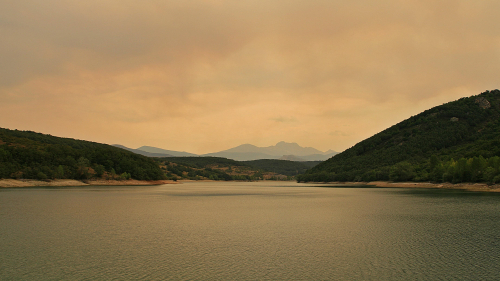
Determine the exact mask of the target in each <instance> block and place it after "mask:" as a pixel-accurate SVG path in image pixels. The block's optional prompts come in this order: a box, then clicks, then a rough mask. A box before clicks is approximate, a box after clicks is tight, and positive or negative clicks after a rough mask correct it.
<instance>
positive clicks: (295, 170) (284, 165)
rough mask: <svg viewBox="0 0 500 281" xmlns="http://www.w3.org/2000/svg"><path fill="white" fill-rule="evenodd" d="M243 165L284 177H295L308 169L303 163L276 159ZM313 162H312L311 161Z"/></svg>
mask: <svg viewBox="0 0 500 281" xmlns="http://www.w3.org/2000/svg"><path fill="white" fill-rule="evenodd" d="M242 162H243V163H245V164H247V165H249V166H251V167H254V168H257V169H262V170H264V171H269V172H275V173H277V174H281V175H286V176H290V177H292V176H296V175H298V174H302V173H304V172H305V171H306V170H307V169H309V168H310V167H309V166H307V165H306V164H304V163H303V162H295V161H289V160H277V159H260V160H251V161H242ZM311 162H314V161H311Z"/></svg>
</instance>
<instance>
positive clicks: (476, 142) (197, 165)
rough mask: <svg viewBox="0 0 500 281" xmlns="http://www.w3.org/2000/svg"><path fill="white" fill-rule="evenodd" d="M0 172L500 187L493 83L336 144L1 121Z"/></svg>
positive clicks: (140, 180) (91, 180) (148, 180)
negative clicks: (50, 130) (117, 134)
mask: <svg viewBox="0 0 500 281" xmlns="http://www.w3.org/2000/svg"><path fill="white" fill-rule="evenodd" d="M325 160H326V161H325ZM0 178H1V180H0V186H4V187H15V186H51V185H52V186H58V185H59V186H60V185H61V184H63V183H64V182H65V181H75V182H71V183H72V184H71V185H119V184H128V185H141V184H164V183H175V182H181V181H183V180H211V181H233V180H236V181H256V180H297V181H298V182H316V183H317V182H324V183H342V185H356V186H359V185H363V186H376V187H422V188H458V189H468V190H477V191H498V190H500V189H499V186H498V184H499V183H500V91H498V90H493V91H486V92H484V93H481V94H480V95H476V96H471V97H467V98H461V99H459V100H457V101H452V102H449V103H446V104H443V105H440V106H436V107H434V108H431V109H429V110H426V111H424V112H422V113H420V114H418V115H416V116H412V117H410V118H409V119H407V120H404V121H402V122H400V123H398V124H396V125H394V126H392V127H390V128H388V129H386V130H384V131H382V132H380V133H378V134H376V135H374V136H372V137H370V138H368V139H366V140H364V141H361V142H360V143H358V144H356V145H354V146H353V147H351V148H349V149H347V150H345V151H344V152H342V153H337V152H334V151H331V150H330V151H326V152H322V151H319V150H316V149H314V148H310V147H300V146H299V145H298V144H296V143H286V142H279V143H277V144H276V145H274V146H269V147H257V146H253V145H250V144H244V145H240V146H238V147H235V148H231V149H228V150H225V151H220V152H216V153H209V154H205V155H196V154H192V153H188V152H178V151H172V150H164V149H160V148H155V147H148V146H143V147H140V148H138V149H131V148H127V147H124V146H121V145H107V144H101V143H95V142H89V141H81V140H75V139H70V138H59V137H55V136H51V135H46V134H41V133H36V132H31V131H18V130H9V129H0ZM16 182H17V183H16ZM76 182H79V183H81V184H78V183H76ZM66 183H67V184H68V182H66ZM63 185H64V184H63Z"/></svg>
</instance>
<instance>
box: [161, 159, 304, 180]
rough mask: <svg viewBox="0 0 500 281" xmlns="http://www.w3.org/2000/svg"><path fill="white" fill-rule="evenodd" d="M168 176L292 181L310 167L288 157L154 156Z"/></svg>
mask: <svg viewBox="0 0 500 281" xmlns="http://www.w3.org/2000/svg"><path fill="white" fill-rule="evenodd" d="M155 161H157V162H158V163H160V167H161V168H162V169H163V170H164V171H165V174H166V175H167V178H169V179H191V180H202V179H210V180H263V179H266V180H290V179H293V176H295V175H297V174H298V173H299V172H304V171H305V170H306V169H307V166H305V165H304V164H301V163H296V162H292V161H286V160H267V159H266V160H254V161H236V160H232V159H227V158H222V157H163V158H157V159H155Z"/></svg>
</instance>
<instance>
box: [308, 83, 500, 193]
mask: <svg viewBox="0 0 500 281" xmlns="http://www.w3.org/2000/svg"><path fill="white" fill-rule="evenodd" d="M499 156H500V91H499V90H494V91H486V92H484V93H482V94H480V95H477V96H472V97H468V98H461V99H459V100H457V101H453V102H450V103H447V104H443V105H441V106H437V107H434V108H432V109H429V110H426V111H424V112H422V113H420V114H418V115H416V116H413V117H411V118H409V119H407V120H405V121H403V122H400V123H398V124H396V125H394V126H392V127H390V128H388V129H386V130H384V131H382V132H380V133H378V134H376V135H374V136H372V137H370V138H368V139H366V140H364V141H362V142H360V143H358V144H356V145H355V146H353V147H351V148H349V149H347V150H346V151H344V152H342V153H340V154H338V155H336V156H334V157H333V158H331V159H329V160H327V161H325V162H323V163H321V164H319V165H317V166H316V167H314V168H312V169H310V170H308V171H307V172H306V173H304V174H303V175H301V176H299V177H298V180H299V181H374V180H392V181H435V182H441V181H447V182H455V183H457V182H484V181H485V182H490V183H492V182H500V170H499V165H500V158H499Z"/></svg>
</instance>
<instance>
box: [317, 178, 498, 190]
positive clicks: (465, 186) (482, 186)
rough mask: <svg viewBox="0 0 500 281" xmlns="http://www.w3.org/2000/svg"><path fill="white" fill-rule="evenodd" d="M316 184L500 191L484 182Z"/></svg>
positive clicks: (495, 186) (496, 186)
mask: <svg viewBox="0 0 500 281" xmlns="http://www.w3.org/2000/svg"><path fill="white" fill-rule="evenodd" d="M316 184H325V185H326V184H330V185H331V184H334V185H338V186H353V187H354V186H367V187H368V186H370V187H388V188H436V189H461V190H468V191H483V192H500V184H493V185H488V184H486V183H456V184H453V183H447V182H445V183H431V182H387V181H372V182H327V183H319V182H316Z"/></svg>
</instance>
